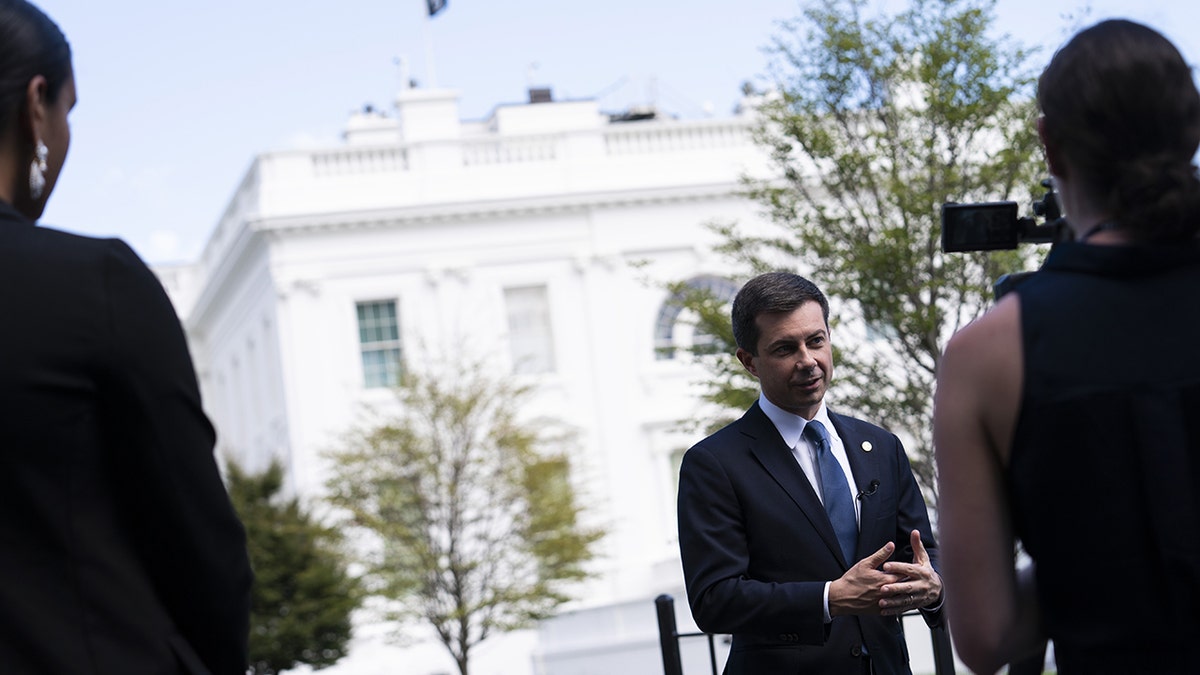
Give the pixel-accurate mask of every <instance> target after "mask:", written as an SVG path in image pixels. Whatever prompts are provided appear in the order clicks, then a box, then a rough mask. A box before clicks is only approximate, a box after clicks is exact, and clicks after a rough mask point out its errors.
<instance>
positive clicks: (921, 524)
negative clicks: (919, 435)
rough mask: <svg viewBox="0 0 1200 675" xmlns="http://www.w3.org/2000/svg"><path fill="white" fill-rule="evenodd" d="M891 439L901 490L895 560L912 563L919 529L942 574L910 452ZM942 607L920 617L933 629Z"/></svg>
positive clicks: (898, 500)
mask: <svg viewBox="0 0 1200 675" xmlns="http://www.w3.org/2000/svg"><path fill="white" fill-rule="evenodd" d="M892 438H893V439H895V442H896V454H897V459H896V485H897V486H898V487H899V495H898V499H897V510H896V539H895V541H896V553H895V554H894V555H893V556H892V559H893V560H902V561H904V562H911V561H912V559H913V548H912V543H911V540H910V537H909V534H910V533H911V532H912V531H913V530H919V531H920V532H921V544H922V545H923V546H924V547H925V551H926V552H928V553H929V562H930V564H931V565H933V569H935V570H937V572H938V574H941V567H940V563H939V552H938V547H937V542H936V541H935V540H934V538H933V528H932V527H931V526H930V524H929V510H928V509H927V508H926V506H925V497H924V495H922V494H921V488H920V487H919V486H918V485H917V479H916V477H915V476H914V475H913V472H912V465H910V464H909V462H908V453H906V452H905V451H904V444H903V443H901V442H900V439H899V438H896V437H895V436H893V437H892ZM943 595H944V592H943ZM942 607H943V603H940V602H939V603H938V605H937V607H936V609H935V610H933V611H925V610H922V612H921V616H923V617H924V618H925V623H926V624H928V625H929V626H930V627H931V628H932V627H934V626H938V625H941V623H942V619H943V618H944V617H943V612H942Z"/></svg>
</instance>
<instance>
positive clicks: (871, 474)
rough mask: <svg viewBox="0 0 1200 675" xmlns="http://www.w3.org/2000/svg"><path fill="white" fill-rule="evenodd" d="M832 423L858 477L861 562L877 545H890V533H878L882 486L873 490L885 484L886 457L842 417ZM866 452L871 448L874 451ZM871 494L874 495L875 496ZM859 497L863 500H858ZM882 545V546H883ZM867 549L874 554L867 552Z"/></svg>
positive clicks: (835, 417) (833, 416)
mask: <svg viewBox="0 0 1200 675" xmlns="http://www.w3.org/2000/svg"><path fill="white" fill-rule="evenodd" d="M829 419H830V420H831V421H832V422H833V427H834V429H836V430H837V434H838V437H839V438H841V439H842V446H843V447H844V448H845V449H846V458H847V459H848V460H849V461H850V471H851V472H853V474H854V483H855V485H856V486H857V488H858V490H857V493H856V497H855V498H856V499H857V500H858V504H859V510H858V546H857V547H856V551H855V553H856V557H857V558H858V560H862V559H863V558H865V557H867V556H868V555H870V554H872V553H874V552H875V548H876V546H875V543H874V542H883V541H890V537H891V534H890V533H888V532H878V531H877V529H878V528H876V524H877V523H879V522H880V521H879V512H880V508H881V507H880V504H881V503H882V502H881V500H879V499H873V498H872V495H873V493H874V492H875V491H877V490H878V489H879V482H876V483H875V487H874V488H872V487H871V482H872V481H882V480H883V473H882V471H881V469H880V466H881V464H880V457H882V455H880V454H879V453H877V452H874V450H875V447H874V446H872V445H871V443H870V441H869V440H868V439H866V438H865V437H863V436H860V435H855V434H852V433H850V432H849V430H848V428H847V424H846V423H845V421H844V420H843V418H842V416H841V415H837V414H835V413H833V412H832V411H831V412H830V413H829ZM866 448H871V450H867V449H866ZM867 493H872V495H869V494H867ZM857 495H862V496H861V497H858V496H857ZM880 545H881V546H882V543H880ZM864 547H865V548H868V549H870V550H863V549H864ZM855 562H857V561H855Z"/></svg>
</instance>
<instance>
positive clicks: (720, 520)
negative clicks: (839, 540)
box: [678, 444, 829, 645]
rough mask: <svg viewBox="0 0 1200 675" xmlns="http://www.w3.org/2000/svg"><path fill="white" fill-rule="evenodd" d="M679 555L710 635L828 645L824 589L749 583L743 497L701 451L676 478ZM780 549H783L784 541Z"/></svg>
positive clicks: (812, 584)
mask: <svg viewBox="0 0 1200 675" xmlns="http://www.w3.org/2000/svg"><path fill="white" fill-rule="evenodd" d="M678 516H679V547H680V553H681V557H682V560H683V571H684V577H685V579H686V582H687V592H688V600H689V602H690V604H691V608H692V616H693V617H694V618H695V620H696V625H697V626H699V627H700V629H701V630H703V631H706V632H709V633H750V634H758V635H762V636H768V637H775V636H780V635H781V634H785V635H789V636H795V637H794V639H789V641H794V642H797V643H799V644H809V645H819V644H823V643H824V642H825V640H826V638H827V637H828V632H829V627H828V625H827V624H826V623H825V619H824V592H825V582H823V581H793V582H779V583H776V582H764V581H757V580H755V579H752V578H750V573H751V570H750V549H749V543H748V541H747V532H746V528H745V525H744V522H743V521H744V517H745V514H744V512H743V509H742V505H741V503H740V500H739V495H738V494H737V490H736V489H735V487H734V485H733V483H732V482H731V480H730V478H729V476H728V475H727V474H726V472H725V470H724V468H723V467H722V465H721V463H720V462H719V461H718V460H717V458H716V457H715V456H714V455H713V453H712V452H711V451H710V450H709V449H708V448H706V447H704V446H703V444H701V445H697V446H695V447H693V448H692V449H691V450H689V451H688V452H687V453H686V454H685V455H684V458H683V464H682V466H681V468H680V474H679V504H678ZM779 545H786V544H785V543H784V542H783V541H780V542H779Z"/></svg>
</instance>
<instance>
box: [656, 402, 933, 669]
mask: <svg viewBox="0 0 1200 675" xmlns="http://www.w3.org/2000/svg"><path fill="white" fill-rule="evenodd" d="M829 417H830V419H831V420H832V422H833V426H834V428H835V430H836V431H837V434H838V436H839V437H840V438H841V439H842V441H843V443H844V444H845V447H846V453H847V455H848V456H849V459H850V465H851V468H852V469H853V472H854V479H855V482H856V483H857V484H858V488H859V491H860V492H861V493H863V494H862V495H861V496H860V497H859V499H861V509H860V510H861V514H860V528H859V537H858V550H857V559H858V560H861V559H862V558H864V557H866V556H868V555H870V554H871V553H874V552H875V551H877V550H878V549H879V548H880V547H882V546H883V545H884V544H885V543H886V542H889V541H894V542H895V543H896V545H897V549H896V553H895V554H894V555H893V559H894V560H902V561H904V562H911V561H912V547H911V546H910V545H909V532H911V531H912V530H914V529H919V530H920V531H921V534H922V542H923V543H924V545H925V548H926V549H927V550H928V552H929V556H930V559H931V561H932V562H933V563H934V565H935V566H936V564H937V555H938V552H937V546H936V544H935V543H934V541H933V536H932V533H931V531H930V526H929V517H928V514H927V512H926V509H925V502H924V499H923V498H922V496H921V493H920V490H919V489H918V488H917V483H916V480H915V479H914V478H913V475H912V470H911V468H910V467H909V463H908V457H907V456H906V455H905V453H904V448H903V446H902V445H901V444H900V440H899V439H898V438H896V436H895V435H894V434H891V433H889V432H887V431H885V430H883V429H881V428H879V427H877V426H874V425H872V424H867V423H866V422H862V421H860V420H856V419H853V418H850V417H844V416H841V415H835V414H833V413H830V415H829ZM868 448H869V450H868ZM876 482H877V484H876ZM872 485H875V487H874V488H873V489H872ZM866 493H870V494H866ZM679 547H680V553H681V554H682V559H683V572H684V577H685V579H686V582H687V593H688V601H689V603H690V604H691V607H692V615H693V617H694V618H695V619H696V624H697V625H698V626H699V627H700V628H701V629H702V630H704V631H707V632H710V633H732V634H733V644H732V647H731V650H730V654H729V660H728V662H727V663H726V668H725V672H726V673H727V674H728V675H735V674H739V673H749V674H757V673H822V674H824V673H834V674H836V673H854V674H855V675H860V674H861V673H862V672H863V669H862V668H863V664H862V661H861V655H862V648H863V647H864V646H865V647H866V649H867V651H868V652H869V654H870V656H871V659H872V662H873V665H874V668H875V672H876V673H880V674H884V673H909V672H910V670H909V666H908V650H907V646H906V645H905V642H904V636H903V633H902V631H901V626H900V623H899V620H898V619H897V618H896V617H880V616H861V617H860V616H846V617H836V618H834V619H833V622H832V623H831V624H826V623H825V621H824V588H825V582H828V581H833V580H834V579H837V578H838V577H840V576H841V575H842V574H843V573H844V572H845V571H846V570H847V569H848V564H847V563H849V564H853V563H855V562H857V560H851V561H846V560H843V559H842V558H843V555H842V553H841V548H840V547H839V546H838V542H837V536H836V535H835V534H834V532H833V527H832V525H830V523H829V518H828V516H827V515H826V513H825V509H824V507H823V506H822V505H821V502H820V500H819V499H818V498H817V494H816V492H815V491H814V490H813V488H812V485H811V483H809V481H808V478H807V477H805V475H804V472H803V471H802V470H801V469H800V466H799V465H798V464H797V463H796V460H795V458H794V457H793V456H792V453H791V450H790V449H789V448H788V447H787V446H786V445H785V444H784V442H783V440H782V438H781V437H780V436H779V432H778V430H776V428H775V425H774V424H772V423H771V420H770V419H769V418H768V417H767V416H766V414H765V413H764V412H763V411H762V409H761V408H760V407H759V405H758V404H757V403H755V404H754V405H753V406H752V407H751V408H750V410H749V411H747V412H746V414H745V415H744V416H743V417H742V418H741V419H739V420H737V421H735V422H733V423H732V424H730V425H728V426H726V427H725V428H723V429H721V430H720V431H718V432H717V433H715V434H713V435H712V436H709V437H708V438H706V439H704V440H703V441H701V442H699V443H697V444H696V445H695V446H694V447H692V448H691V449H690V450H688V452H687V453H686V454H685V455H684V458H683V465H682V468H681V469H680V474H679ZM926 620H927V621H929V622H931V624H932V623H936V622H939V621H940V620H941V612H940V611H939V612H936V613H931V614H929V615H927V616H926Z"/></svg>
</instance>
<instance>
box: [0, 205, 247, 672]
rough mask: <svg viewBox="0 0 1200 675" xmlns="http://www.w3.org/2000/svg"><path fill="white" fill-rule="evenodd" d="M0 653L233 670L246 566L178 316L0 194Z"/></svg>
mask: <svg viewBox="0 0 1200 675" xmlns="http://www.w3.org/2000/svg"><path fill="white" fill-rule="evenodd" d="M0 317H3V322H4V325H3V329H0V354H3V358H0V411H3V412H2V413H0V457H2V458H3V460H2V461H3V463H4V466H3V469H2V470H0V671H2V672H4V673H18V674H21V673H38V674H39V675H40V674H58V673H72V674H76V673H81V674H96V675H109V674H112V673H122V674H125V675H136V674H143V673H144V674H150V673H154V674H159V673H164V674H165V673H213V674H214V675H225V674H227V673H228V674H233V673H239V674H241V673H244V672H245V669H246V664H247V638H248V627H249V591H250V583H251V572H250V565H249V560H248V557H247V552H246V539H245V533H244V531H243V529H242V526H241V523H240V522H239V521H238V519H237V516H236V515H235V513H234V511H233V508H232V506H231V504H230V502H229V497H228V495H227V494H226V492H225V488H224V485H223V484H222V482H221V478H220V475H219V474H218V470H217V466H216V463H215V461H214V458H213V444H214V441H215V435H214V432H213V428H212V426H211V425H210V424H209V422H208V419H207V418H206V417H205V415H204V413H203V411H202V410H201V407H200V392H199V389H198V387H197V384H196V377H195V372H194V370H193V367H192V361H191V358H190V357H189V355H188V350H187V345H186V343H185V342H184V335H183V331H182V329H181V327H180V324H179V320H178V318H177V317H176V315H175V312H174V310H173V309H172V307H171V303H170V301H169V300H168V299H167V295H166V293H165V292H164V291H163V288H162V286H161V284H159V282H158V280H157V279H156V278H155V277H154V275H153V274H152V273H151V272H150V270H149V269H148V268H147V267H146V265H145V264H143V263H142V261H141V260H140V259H138V257H137V255H136V254H134V252H133V251H132V250H131V249H130V248H129V247H128V246H126V245H125V244H124V243H122V242H120V241H118V240H113V239H109V240H101V239H93V238H88V237H80V236H76V235H71V234H67V233H64V232H59V231H56V230H52V229H48V228H43V227H36V226H35V225H34V224H33V223H31V222H30V221H28V220H26V219H25V218H24V217H22V216H21V215H20V214H18V213H17V212H16V211H15V210H13V209H12V208H11V207H10V206H8V205H7V204H3V203H0Z"/></svg>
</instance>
